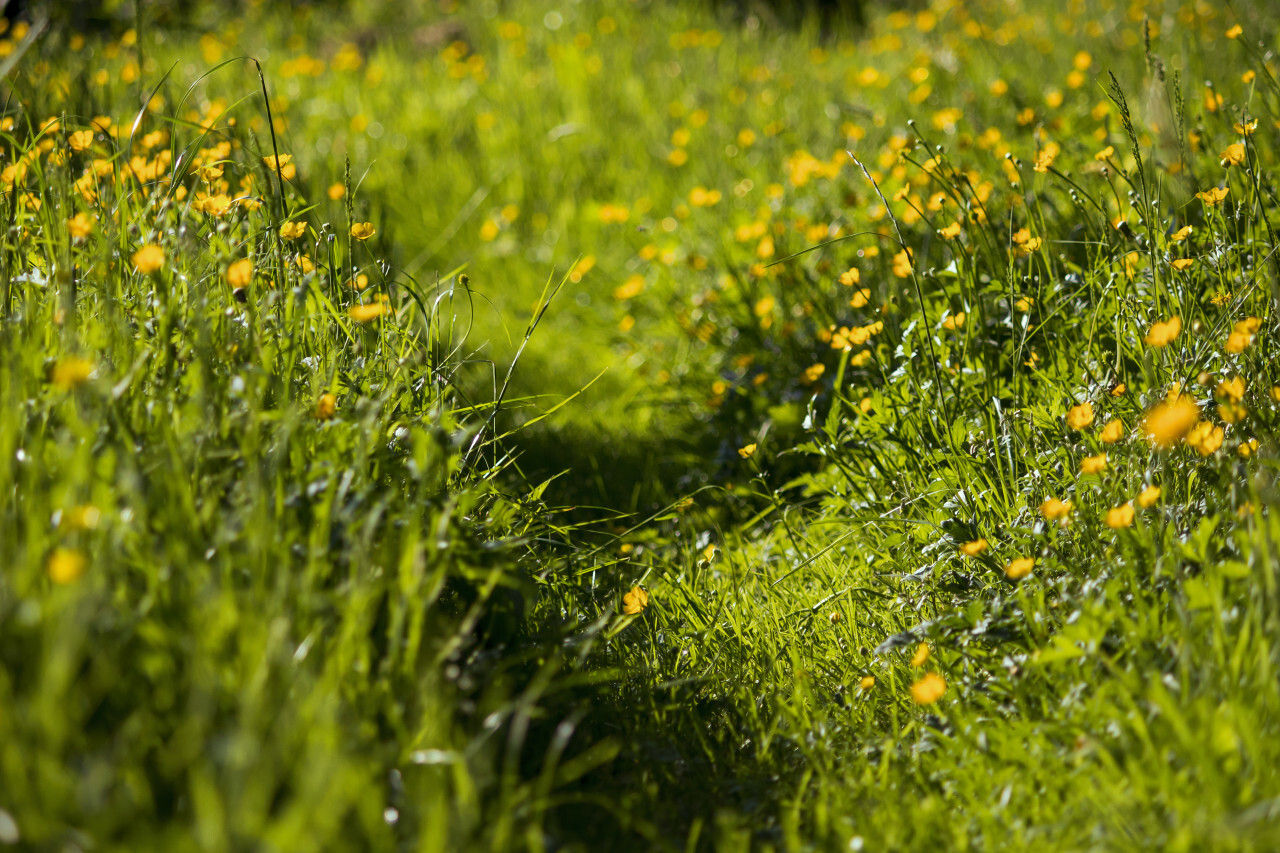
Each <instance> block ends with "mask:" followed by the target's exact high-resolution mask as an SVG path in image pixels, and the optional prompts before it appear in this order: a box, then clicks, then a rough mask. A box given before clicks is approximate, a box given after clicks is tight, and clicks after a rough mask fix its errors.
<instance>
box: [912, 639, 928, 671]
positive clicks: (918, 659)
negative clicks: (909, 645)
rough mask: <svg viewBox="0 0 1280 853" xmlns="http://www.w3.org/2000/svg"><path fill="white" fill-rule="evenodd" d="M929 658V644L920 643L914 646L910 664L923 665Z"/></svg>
mask: <svg viewBox="0 0 1280 853" xmlns="http://www.w3.org/2000/svg"><path fill="white" fill-rule="evenodd" d="M928 660H929V644H928V643H921V644H920V645H918V646H916V653H915V654H914V655H912V656H911V665H912V666H914V667H921V666H924V665H925V663H926V662H927V661H928Z"/></svg>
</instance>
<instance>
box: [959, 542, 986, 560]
mask: <svg viewBox="0 0 1280 853" xmlns="http://www.w3.org/2000/svg"><path fill="white" fill-rule="evenodd" d="M985 550H987V540H985V539H975V540H973V541H972V542H965V543H964V544H963V545H961V546H960V553H962V554H964V555H965V556H966V557H976V556H978V555H979V554H981V553H982V552H983V551H985Z"/></svg>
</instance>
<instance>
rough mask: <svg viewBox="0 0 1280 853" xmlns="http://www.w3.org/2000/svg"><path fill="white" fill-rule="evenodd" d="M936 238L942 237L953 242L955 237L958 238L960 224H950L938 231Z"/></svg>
mask: <svg viewBox="0 0 1280 853" xmlns="http://www.w3.org/2000/svg"><path fill="white" fill-rule="evenodd" d="M938 236H940V237H942V238H943V239H944V240H953V239H955V238H956V237H959V236H960V223H959V222H952V223H951V224H950V225H947V226H945V227H943V228H940V229H938Z"/></svg>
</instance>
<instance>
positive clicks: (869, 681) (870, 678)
mask: <svg viewBox="0 0 1280 853" xmlns="http://www.w3.org/2000/svg"><path fill="white" fill-rule="evenodd" d="M858 686H859V687H861V688H862V689H863V690H870V689H871V688H872V687H875V686H876V677H875V676H874V675H864V676H862V681H860V682H858Z"/></svg>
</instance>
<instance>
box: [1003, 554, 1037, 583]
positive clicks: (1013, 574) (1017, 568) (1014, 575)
mask: <svg viewBox="0 0 1280 853" xmlns="http://www.w3.org/2000/svg"><path fill="white" fill-rule="evenodd" d="M1035 565H1036V561H1035V560H1034V559H1032V558H1031V557H1018V558H1017V559H1016V560H1011V561H1009V565H1007V566H1005V567H1004V574H1005V577H1007V578H1008V579H1009V580H1014V581H1020V580H1022V579H1023V578H1025V577H1026V576H1027V575H1029V574H1031V570H1032V569H1033V568H1035Z"/></svg>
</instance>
